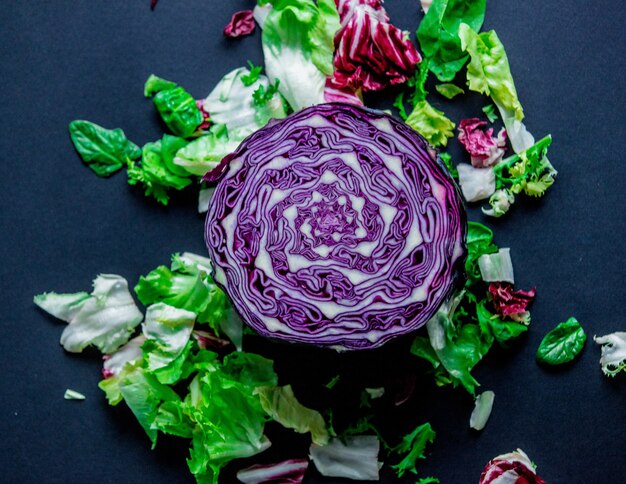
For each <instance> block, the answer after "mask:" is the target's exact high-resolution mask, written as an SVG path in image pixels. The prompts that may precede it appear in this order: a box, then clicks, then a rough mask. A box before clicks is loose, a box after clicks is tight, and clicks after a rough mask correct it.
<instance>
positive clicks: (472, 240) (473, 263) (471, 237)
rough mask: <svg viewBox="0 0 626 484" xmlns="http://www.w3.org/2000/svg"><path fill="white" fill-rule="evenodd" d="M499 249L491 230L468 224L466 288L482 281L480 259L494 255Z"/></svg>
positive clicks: (483, 226) (480, 225)
mask: <svg viewBox="0 0 626 484" xmlns="http://www.w3.org/2000/svg"><path fill="white" fill-rule="evenodd" d="M497 251H498V247H497V246H496V245H495V244H494V243H493V232H492V231H491V229H490V228H489V227H487V226H485V225H483V224H480V223H478V222H468V224H467V259H466V260H465V272H466V274H467V284H466V287H469V286H472V285H474V284H475V283H476V282H478V281H480V280H481V279H482V276H481V273H480V267H479V266H478V259H479V258H480V256H482V255H484V254H493V253H494V252H497Z"/></svg>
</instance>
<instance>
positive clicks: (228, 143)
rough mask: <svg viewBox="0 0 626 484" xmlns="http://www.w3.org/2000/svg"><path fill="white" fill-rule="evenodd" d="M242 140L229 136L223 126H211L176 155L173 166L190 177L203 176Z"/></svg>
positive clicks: (239, 137)
mask: <svg viewBox="0 0 626 484" xmlns="http://www.w3.org/2000/svg"><path fill="white" fill-rule="evenodd" d="M242 140H243V138H242V137H241V136H240V135H239V136H231V134H230V133H229V131H228V128H227V127H226V125H224V124H213V125H212V126H211V128H210V129H209V132H208V133H207V134H205V135H203V136H200V137H199V138H198V139H196V140H194V141H192V142H191V143H189V144H188V145H186V146H185V147H183V148H182V149H180V150H179V151H178V152H177V153H176V157H175V158H174V164H175V165H176V166H178V167H180V168H182V169H184V170H185V171H186V172H187V173H188V174H190V175H197V176H204V175H205V174H206V173H208V172H209V171H211V170H212V169H214V168H216V167H217V165H218V164H219V163H220V161H222V158H224V157H225V156H226V155H228V154H230V153H232V152H233V151H235V150H236V149H237V146H239V143H240V142H241V141H242Z"/></svg>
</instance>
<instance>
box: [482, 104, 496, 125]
mask: <svg viewBox="0 0 626 484" xmlns="http://www.w3.org/2000/svg"><path fill="white" fill-rule="evenodd" d="M483 113H485V116H487V119H488V120H489V122H490V123H495V122H496V120H497V119H498V114H497V113H496V108H495V107H494V105H493V104H487V105H486V106H484V107H483Z"/></svg>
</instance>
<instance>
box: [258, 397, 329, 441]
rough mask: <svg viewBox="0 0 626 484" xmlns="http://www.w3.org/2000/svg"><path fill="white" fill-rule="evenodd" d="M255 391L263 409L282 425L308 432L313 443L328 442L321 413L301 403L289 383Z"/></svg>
mask: <svg viewBox="0 0 626 484" xmlns="http://www.w3.org/2000/svg"><path fill="white" fill-rule="evenodd" d="M255 393H256V394H257V395H259V398H260V399H261V406H262V407H263V410H265V412H266V413H267V414H268V415H269V416H270V417H271V418H272V419H274V420H276V421H277V422H278V423H279V424H281V425H282V426H283V427H287V428H289V429H293V430H295V431H296V432H298V433H300V434H304V433H307V432H310V433H311V440H312V441H313V443H315V444H318V445H326V444H327V443H328V438H329V435H328V430H326V423H325V422H324V418H323V417H322V414H320V413H319V412H318V411H316V410H312V409H310V408H307V407H305V406H304V405H302V404H301V403H300V402H299V401H298V400H297V399H296V396H295V395H294V394H293V390H292V388H291V385H286V386H282V387H276V386H274V387H260V388H257V389H256V390H255Z"/></svg>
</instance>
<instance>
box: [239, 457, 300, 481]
mask: <svg viewBox="0 0 626 484" xmlns="http://www.w3.org/2000/svg"><path fill="white" fill-rule="evenodd" d="M308 467H309V461H308V460H307V459H289V460H285V461H282V462H277V463H275V464H257V465H253V466H250V467H246V468H245V469H241V470H240V471H239V472H237V479H238V480H239V481H240V482H243V483H245V484H261V483H265V482H271V483H274V484H301V482H302V480H303V479H304V473H305V472H306V470H307V468H308Z"/></svg>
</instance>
